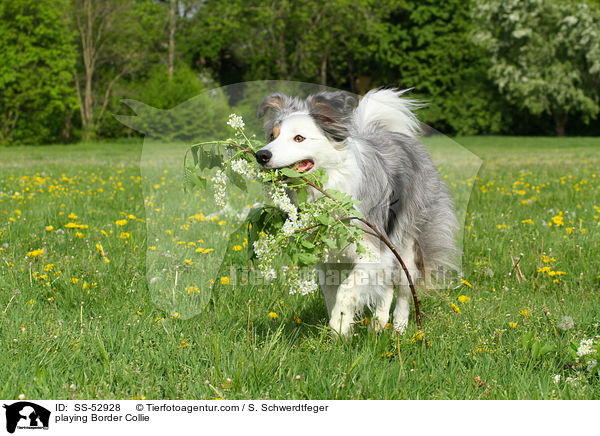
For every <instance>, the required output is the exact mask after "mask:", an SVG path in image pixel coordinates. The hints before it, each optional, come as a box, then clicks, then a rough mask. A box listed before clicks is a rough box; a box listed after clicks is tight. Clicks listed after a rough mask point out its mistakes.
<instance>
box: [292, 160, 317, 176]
mask: <svg viewBox="0 0 600 436" xmlns="http://www.w3.org/2000/svg"><path fill="white" fill-rule="evenodd" d="M314 166H315V163H314V162H313V161H312V160H310V159H304V160H301V161H298V162H296V163H293V164H291V165H290V166H289V167H288V168H291V169H292V170H294V171H297V172H299V173H305V172H307V171H310V170H312V169H313V168H314Z"/></svg>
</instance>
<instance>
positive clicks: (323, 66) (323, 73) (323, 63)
mask: <svg viewBox="0 0 600 436" xmlns="http://www.w3.org/2000/svg"><path fill="white" fill-rule="evenodd" d="M321 85H322V86H325V85H327V53H325V56H323V59H322V60H321Z"/></svg>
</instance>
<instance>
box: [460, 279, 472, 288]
mask: <svg viewBox="0 0 600 436" xmlns="http://www.w3.org/2000/svg"><path fill="white" fill-rule="evenodd" d="M460 282H461V283H462V284H463V285H466V286H468V287H469V288H472V287H473V285H471V283H469V282H468V281H466V280H465V279H460Z"/></svg>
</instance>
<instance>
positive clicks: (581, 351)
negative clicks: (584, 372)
mask: <svg viewBox="0 0 600 436" xmlns="http://www.w3.org/2000/svg"><path fill="white" fill-rule="evenodd" d="M592 345H594V340H593V339H582V340H581V342H580V343H579V348H577V356H578V357H583V356H585V355H587V354H592V353H593V352H594V350H593V349H592Z"/></svg>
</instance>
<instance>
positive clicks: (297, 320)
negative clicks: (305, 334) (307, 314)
mask: <svg viewBox="0 0 600 436" xmlns="http://www.w3.org/2000/svg"><path fill="white" fill-rule="evenodd" d="M294 321H295V322H296V324H302V320H301V319H300V317H298V316H296V315H294Z"/></svg>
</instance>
